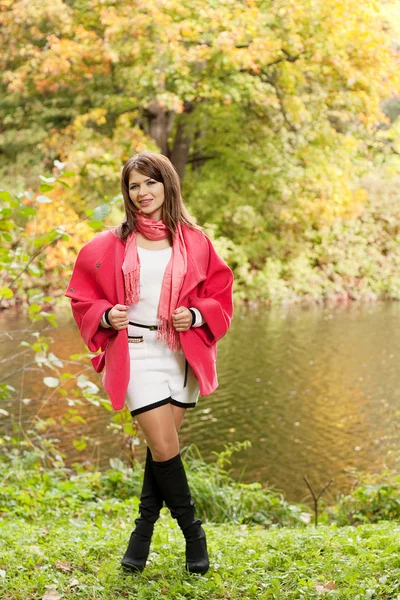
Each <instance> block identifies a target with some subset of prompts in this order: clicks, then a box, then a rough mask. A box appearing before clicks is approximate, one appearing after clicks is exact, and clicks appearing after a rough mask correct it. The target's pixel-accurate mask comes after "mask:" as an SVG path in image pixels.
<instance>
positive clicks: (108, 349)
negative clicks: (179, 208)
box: [65, 225, 233, 410]
mask: <svg viewBox="0 0 400 600" xmlns="http://www.w3.org/2000/svg"><path fill="white" fill-rule="evenodd" d="M182 230H183V236H184V239H185V243H186V248H187V254H188V260H187V263H188V266H187V273H186V275H185V278H184V280H183V284H182V289H181V293H180V297H179V300H178V306H185V307H187V308H189V307H192V306H193V307H195V308H198V309H199V310H200V312H201V313H202V315H203V318H204V320H205V321H206V323H205V324H204V325H201V326H200V327H195V328H192V329H189V330H188V331H183V332H180V333H179V338H180V343H181V347H182V350H183V352H184V354H185V357H186V358H187V360H188V362H189V364H190V365H191V367H192V369H193V371H194V373H195V375H196V377H197V379H198V382H199V387H200V394H201V395H202V396H207V395H208V394H211V393H212V392H213V391H214V390H215V389H216V388H217V387H218V380H217V372H216V358H217V344H216V343H217V341H218V340H220V339H221V338H222V337H223V336H224V335H225V333H226V332H227V330H228V328H229V326H230V324H231V319H232V315H233V301H232V285H233V273H232V271H231V269H230V268H229V267H228V265H226V264H225V262H224V261H223V260H222V258H221V257H220V256H219V255H218V254H217V252H216V251H215V249H214V247H213V245H212V243H211V240H210V239H209V238H208V237H207V236H206V235H205V234H204V233H203V232H201V231H198V230H193V229H190V227H187V226H185V225H182ZM124 251H125V244H124V242H122V241H121V240H120V239H119V238H118V237H117V236H116V235H115V234H113V233H112V232H111V231H104V232H102V233H99V234H98V235H96V236H95V237H94V238H93V239H92V240H91V241H90V242H88V243H87V244H85V246H83V248H82V249H81V251H80V252H79V254H78V257H77V259H76V263H75V267H74V271H73V273H72V277H71V280H70V282H69V284H68V288H67V291H66V294H65V295H66V296H68V297H69V298H71V307H72V313H73V315H74V318H75V321H76V323H77V325H78V327H79V330H80V332H81V335H82V337H83V339H84V341H85V343H86V345H87V346H88V348H89V350H90V351H91V352H97V351H98V350H99V349H101V352H100V354H96V356H94V357H93V358H92V363H93V366H94V368H95V370H96V371H97V372H98V373H100V372H101V371H103V369H104V367H105V368H106V370H105V373H104V375H103V385H104V389H105V390H106V392H107V393H108V394H109V396H110V399H111V402H112V405H113V407H114V409H115V410H121V409H122V408H123V407H124V404H125V397H126V390H127V387H128V382H129V377H130V360H129V350H128V330H127V329H122V330H120V331H115V330H114V329H105V328H103V327H100V326H99V323H100V320H101V317H102V315H103V313H104V311H105V310H106V309H107V308H111V307H112V306H115V304H125V290H124V279H123V274H122V262H123V259H124Z"/></svg>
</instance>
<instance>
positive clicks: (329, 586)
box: [315, 581, 337, 594]
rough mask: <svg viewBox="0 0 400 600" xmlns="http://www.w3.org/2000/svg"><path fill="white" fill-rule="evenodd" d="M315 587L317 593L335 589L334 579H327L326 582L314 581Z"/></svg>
mask: <svg viewBox="0 0 400 600" xmlns="http://www.w3.org/2000/svg"><path fill="white" fill-rule="evenodd" d="M315 588H316V590H317V594H325V592H328V591H329V590H337V587H336V585H335V582H334V581H328V582H327V583H316V584H315Z"/></svg>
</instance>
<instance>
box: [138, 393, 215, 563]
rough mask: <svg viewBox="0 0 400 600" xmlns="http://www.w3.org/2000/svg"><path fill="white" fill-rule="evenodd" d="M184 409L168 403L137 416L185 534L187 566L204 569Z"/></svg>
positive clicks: (160, 481)
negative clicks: (182, 438) (184, 446)
mask: <svg viewBox="0 0 400 600" xmlns="http://www.w3.org/2000/svg"><path fill="white" fill-rule="evenodd" d="M173 409H174V410H173ZM184 411H185V409H183V408H180V407H172V406H171V405H168V404H167V405H164V406H160V407H159V408H156V409H153V410H151V411H148V412H145V413H142V414H140V415H137V417H136V418H137V420H138V422H139V425H140V428H141V429H142V431H143V433H144V435H145V437H146V441H147V444H148V446H149V447H150V450H151V454H152V465H153V472H154V475H155V477H156V480H157V483H158V485H159V488H160V490H161V493H162V495H163V498H164V500H165V502H166V504H167V506H168V508H169V509H170V511H171V515H172V516H173V517H174V518H175V519H177V521H178V524H179V526H180V528H181V529H182V532H183V534H184V536H185V538H186V568H187V569H188V570H189V571H191V572H193V573H205V572H206V571H207V570H208V567H209V562H208V554H207V544H206V537H205V532H204V530H203V529H202V527H201V521H200V519H196V518H195V516H194V515H195V504H194V501H193V498H192V496H191V494H190V489H189V485H188V482H187V478H186V473H185V469H184V466H183V463H182V459H181V455H180V453H179V439H178V431H177V430H178V429H179V428H180V426H181V424H182V421H183V417H184V414H185V413H184Z"/></svg>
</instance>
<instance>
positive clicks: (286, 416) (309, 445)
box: [0, 302, 400, 502]
mask: <svg viewBox="0 0 400 600" xmlns="http://www.w3.org/2000/svg"><path fill="white" fill-rule="evenodd" d="M399 321H400V304H399V303H384V302H382V303H376V304H350V305H346V306H339V307H335V308H329V307H316V306H312V307H293V306H291V307H285V308H279V309H272V310H267V309H265V308H251V309H249V308H247V309H246V308H241V309H237V310H236V312H235V317H234V319H233V322H232V327H231V329H230V331H229V333H228V334H227V336H226V337H225V338H224V339H223V340H221V341H220V342H219V345H218V363H217V365H218V378H219V388H218V390H217V391H216V392H214V393H213V394H212V395H211V396H207V397H204V398H200V400H199V403H198V405H197V407H196V408H195V409H194V410H190V411H188V415H187V418H186V420H185V422H184V425H183V428H182V432H181V443H182V446H185V445H187V444H188V443H190V442H194V443H195V444H197V446H198V447H199V449H200V451H201V453H202V455H203V456H204V458H205V459H206V460H212V459H213V452H214V451H217V452H218V451H220V450H222V449H223V448H224V444H227V443H228V442H235V441H243V440H250V442H251V448H249V449H247V450H244V451H241V452H240V453H236V454H234V455H233V456H232V469H233V474H234V475H235V476H236V477H239V476H240V477H242V479H243V481H246V482H249V481H261V482H262V483H264V484H269V485H271V486H274V487H275V488H278V489H279V490H281V491H282V492H283V493H284V495H285V496H286V498H287V499H288V500H289V501H291V502H295V501H307V502H309V493H308V489H307V487H306V484H305V482H304V480H303V477H304V476H307V477H308V479H309V481H310V483H311V485H312V486H313V488H314V489H315V490H316V491H319V490H320V489H321V488H322V487H323V486H324V485H325V484H326V483H328V481H330V480H331V479H333V480H334V482H333V484H332V485H331V487H330V489H329V491H328V493H327V494H326V495H325V498H326V499H327V500H328V502H334V501H335V498H336V496H337V495H338V494H339V493H341V492H346V491H348V490H349V489H350V486H351V481H352V478H351V476H350V470H351V469H358V470H359V471H363V472H374V471H376V470H378V469H380V468H381V467H382V466H383V465H384V464H388V465H390V466H394V465H397V461H398V458H399V456H398V455H399V436H400V433H399V427H400V418H399V415H400V412H399V411H400V385H399V384H400V369H399V359H400V327H398V323H399ZM27 327H29V332H26V331H25V329H26V328H27ZM42 327H43V323H42V322H41V323H36V324H29V322H26V321H24V319H23V318H22V317H19V316H17V315H16V314H10V311H5V312H3V314H2V315H1V316H0V350H1V351H0V360H2V362H1V363H0V364H1V371H2V377H4V376H5V375H7V373H10V372H12V371H15V370H17V369H21V370H20V371H18V372H16V373H15V374H14V375H13V376H12V377H10V378H9V379H7V383H10V384H12V385H13V386H14V387H15V388H16V394H15V399H13V400H12V401H10V402H7V401H3V402H2V404H1V407H2V408H3V409H5V410H7V411H8V412H9V416H5V415H3V416H2V418H1V421H0V433H1V434H9V433H10V431H11V428H12V421H14V422H20V423H21V424H22V425H23V426H24V428H25V430H28V429H29V423H30V422H32V419H35V418H37V416H39V417H40V418H42V419H47V418H54V419H55V422H56V423H57V422H59V421H60V419H62V416H63V415H64V414H65V413H66V412H67V411H68V410H71V407H70V406H68V403H67V401H66V399H65V398H62V397H60V396H59V395H58V394H57V393H54V392H53V390H52V389H50V388H48V387H46V386H45V385H44V384H43V372H42V371H40V370H39V369H38V368H37V366H36V365H35V364H28V363H29V361H30V360H31V358H30V356H29V352H27V353H26V354H19V353H21V352H23V350H24V349H23V348H22V347H20V346H19V344H20V342H21V340H29V341H32V340H33V339H34V335H35V334H34V332H35V331H39V330H40V329H41V328H42ZM50 333H51V337H52V338H53V343H52V344H51V350H52V352H53V353H54V354H55V355H56V356H58V357H59V358H60V359H62V360H68V358H69V356H70V355H71V354H73V353H76V352H84V351H85V347H84V344H83V342H82V341H81V339H80V337H79V334H78V331H77V329H76V326H75V323H74V321H73V320H72V319H71V317H70V314H69V312H61V313H60V315H59V327H58V328H56V329H52V330H51V332H50ZM16 353H17V354H18V355H17V356H16V357H15V358H13V359H12V360H9V359H10V357H11V356H13V355H15V354H16ZM24 364H25V365H28V366H27V368H25V369H22V367H23V366H24ZM72 368H73V367H71V370H72ZM87 373H88V375H89V377H90V379H91V380H92V381H94V382H96V383H97V384H98V385H100V378H99V377H98V376H97V375H96V374H95V373H94V371H92V370H89V371H88V372H87ZM45 374H46V375H47V376H51V375H52V373H51V371H49V370H47V371H46V373H45ZM53 376H54V375H53ZM73 409H76V410H77V414H78V415H83V416H84V418H85V419H86V423H80V422H79V421H77V422H69V423H68V426H67V427H65V428H64V429H63V430H60V429H57V427H56V426H55V429H54V428H53V429H54V431H53V435H52V437H54V434H55V435H56V437H57V438H58V439H59V440H60V442H59V444H60V448H61V450H62V451H63V452H64V453H65V455H66V461H67V462H68V463H70V464H71V463H73V462H74V461H76V460H90V461H96V462H97V464H98V465H99V467H100V468H104V467H107V466H108V464H109V459H110V457H117V458H118V457H123V456H124V453H125V449H124V448H123V445H122V444H121V434H120V433H119V432H118V430H116V429H115V427H113V426H112V424H111V415H112V413H110V412H108V411H106V410H105V409H104V408H102V407H95V406H93V405H90V404H88V403H87V402H86V401H83V403H82V404H81V405H80V406H75V407H73ZM128 418H130V417H129V415H128ZM81 436H87V441H88V447H87V448H86V449H85V450H81V451H79V450H77V449H75V448H74V446H73V443H72V441H73V439H80V438H81ZM138 441H140V443H138V445H136V446H135V450H136V453H137V456H138V458H139V459H142V458H143V456H144V444H143V441H142V438H141V437H140V435H139V437H138Z"/></svg>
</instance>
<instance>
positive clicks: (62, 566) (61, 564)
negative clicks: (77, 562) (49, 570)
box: [56, 560, 72, 573]
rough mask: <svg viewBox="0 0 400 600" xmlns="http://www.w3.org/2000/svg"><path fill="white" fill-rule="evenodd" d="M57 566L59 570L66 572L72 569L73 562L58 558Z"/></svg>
mask: <svg viewBox="0 0 400 600" xmlns="http://www.w3.org/2000/svg"><path fill="white" fill-rule="evenodd" d="M56 567H57V569H58V570H59V571H63V572H64V573H69V572H70V571H72V566H71V563H69V562H67V561H62V560H56Z"/></svg>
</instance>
